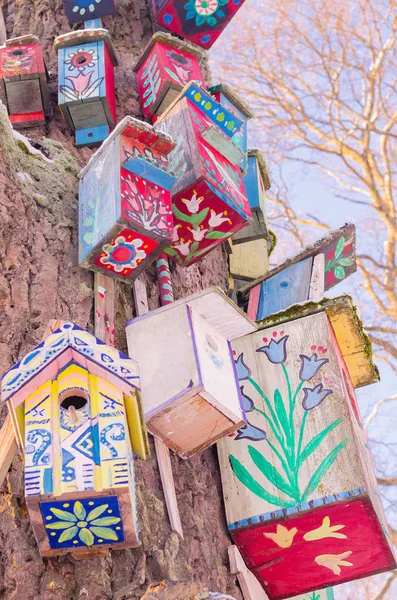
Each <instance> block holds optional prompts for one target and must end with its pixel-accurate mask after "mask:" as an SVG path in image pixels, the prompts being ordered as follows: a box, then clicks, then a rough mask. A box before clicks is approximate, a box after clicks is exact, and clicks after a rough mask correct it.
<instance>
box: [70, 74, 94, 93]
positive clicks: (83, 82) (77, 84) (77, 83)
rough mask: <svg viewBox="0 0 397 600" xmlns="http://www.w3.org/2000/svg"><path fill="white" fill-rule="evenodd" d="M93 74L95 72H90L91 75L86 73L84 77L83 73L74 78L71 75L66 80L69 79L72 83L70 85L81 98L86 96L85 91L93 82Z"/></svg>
mask: <svg viewBox="0 0 397 600" xmlns="http://www.w3.org/2000/svg"><path fill="white" fill-rule="evenodd" d="M93 72H94V71H90V72H89V73H86V74H85V75H83V73H79V74H78V75H77V77H72V76H71V75H69V76H68V77H65V79H68V80H69V81H70V83H71V84H72V86H73V89H74V90H75V91H76V92H77V93H78V94H79V96H80V95H83V94H84V92H85V90H86V89H87V88H88V86H89V85H90V80H91V77H92V74H93Z"/></svg>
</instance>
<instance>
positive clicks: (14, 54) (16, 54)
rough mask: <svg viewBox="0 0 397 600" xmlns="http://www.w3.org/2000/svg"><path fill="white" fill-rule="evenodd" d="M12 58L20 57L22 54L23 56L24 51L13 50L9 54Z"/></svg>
mask: <svg viewBox="0 0 397 600" xmlns="http://www.w3.org/2000/svg"><path fill="white" fill-rule="evenodd" d="M11 54H12V56H22V55H23V54H25V51H24V50H13V51H12V52H11Z"/></svg>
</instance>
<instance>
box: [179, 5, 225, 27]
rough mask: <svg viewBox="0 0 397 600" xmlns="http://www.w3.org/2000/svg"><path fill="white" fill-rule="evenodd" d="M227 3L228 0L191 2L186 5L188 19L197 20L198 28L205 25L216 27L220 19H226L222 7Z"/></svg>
mask: <svg viewBox="0 0 397 600" xmlns="http://www.w3.org/2000/svg"><path fill="white" fill-rule="evenodd" d="M227 3H228V0H189V2H187V3H186V4H185V9H186V10H187V13H186V19H188V20H189V19H195V22H196V25H197V27H200V25H204V24H206V25H210V26H211V27H214V26H215V25H217V23H218V20H219V19H224V18H225V17H226V14H225V12H224V11H223V10H222V9H221V8H220V7H221V6H225V5H227Z"/></svg>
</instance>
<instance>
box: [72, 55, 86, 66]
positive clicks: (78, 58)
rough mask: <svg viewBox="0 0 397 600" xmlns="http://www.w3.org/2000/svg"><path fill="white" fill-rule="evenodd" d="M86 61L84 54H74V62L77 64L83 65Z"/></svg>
mask: <svg viewBox="0 0 397 600" xmlns="http://www.w3.org/2000/svg"><path fill="white" fill-rule="evenodd" d="M87 61H88V59H87V57H86V56H76V58H75V62H76V63H77V64H78V65H84V63H86V62H87Z"/></svg>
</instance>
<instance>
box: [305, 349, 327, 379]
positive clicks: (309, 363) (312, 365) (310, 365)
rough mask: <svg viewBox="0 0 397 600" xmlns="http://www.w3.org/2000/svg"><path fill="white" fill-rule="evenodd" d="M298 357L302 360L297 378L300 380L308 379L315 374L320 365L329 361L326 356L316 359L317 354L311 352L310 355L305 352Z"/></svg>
mask: <svg viewBox="0 0 397 600" xmlns="http://www.w3.org/2000/svg"><path fill="white" fill-rule="evenodd" d="M299 358H300V359H301V361H302V364H301V369H300V373H299V379H300V380H301V381H310V379H312V377H314V376H315V374H316V373H317V372H318V371H319V370H320V369H321V367H322V366H323V365H325V364H326V363H327V362H329V361H328V358H321V359H320V360H317V354H313V355H312V356H310V357H309V356H306V355H305V354H300V355H299Z"/></svg>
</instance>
